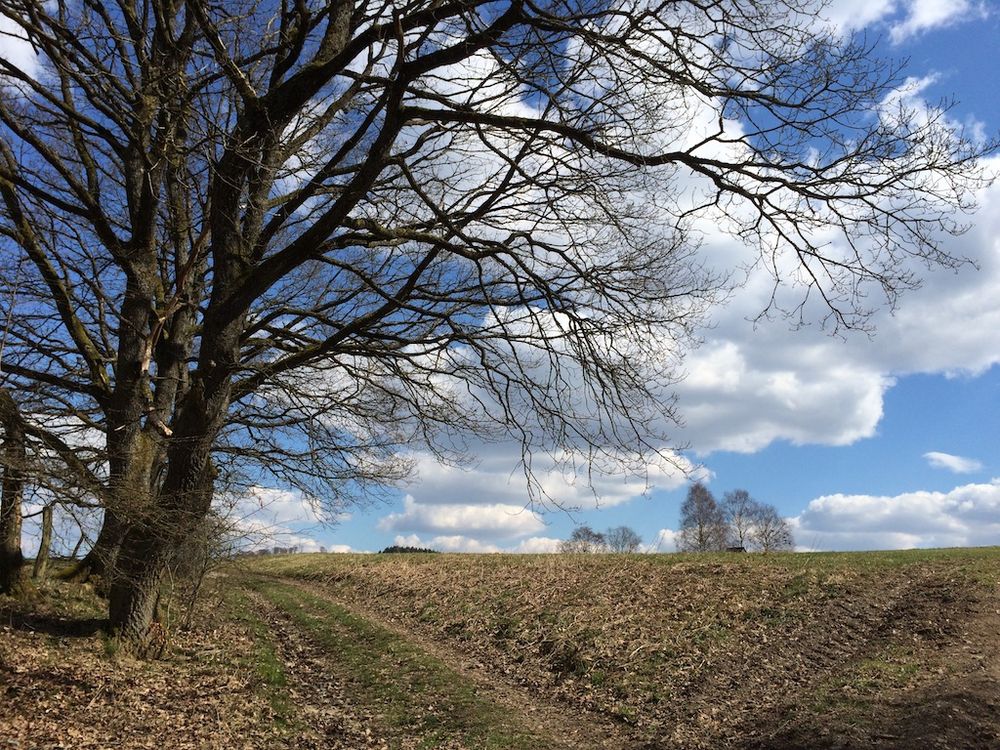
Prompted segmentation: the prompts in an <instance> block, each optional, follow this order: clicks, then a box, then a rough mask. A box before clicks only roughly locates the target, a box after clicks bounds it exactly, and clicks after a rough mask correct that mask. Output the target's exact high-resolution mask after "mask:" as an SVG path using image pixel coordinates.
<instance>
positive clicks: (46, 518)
mask: <svg viewBox="0 0 1000 750" xmlns="http://www.w3.org/2000/svg"><path fill="white" fill-rule="evenodd" d="M51 546H52V506H51V505H46V506H45V507H44V508H42V538H41V541H40V542H39V544H38V554H37V555H35V567H34V568H33V569H32V571H31V577H32V578H39V579H41V578H45V573H46V572H47V571H48V568H49V548H50V547H51Z"/></svg>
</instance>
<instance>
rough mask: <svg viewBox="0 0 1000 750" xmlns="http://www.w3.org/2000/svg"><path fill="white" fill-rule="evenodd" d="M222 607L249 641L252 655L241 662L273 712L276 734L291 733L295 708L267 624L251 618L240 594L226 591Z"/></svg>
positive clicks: (247, 601)
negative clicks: (244, 629) (240, 625)
mask: <svg viewBox="0 0 1000 750" xmlns="http://www.w3.org/2000/svg"><path fill="white" fill-rule="evenodd" d="M226 606H227V607H228V609H229V613H230V617H232V619H233V620H235V621H236V622H238V623H241V624H242V625H243V626H244V627H246V628H247V630H248V631H249V632H250V635H251V637H252V638H253V641H254V650H253V653H252V654H248V655H247V656H245V657H243V659H242V660H241V662H242V664H243V666H245V667H249V668H251V669H252V670H253V671H254V673H255V674H256V675H257V678H258V679H259V681H260V687H261V690H262V692H263V693H264V696H265V697H266V698H267V701H268V703H269V704H270V706H271V710H272V711H273V712H274V723H275V726H276V727H277V728H278V729H279V730H285V729H294V727H295V707H294V705H293V704H292V700H291V697H290V696H289V694H288V676H287V675H286V673H285V667H284V665H283V664H282V662H281V659H280V658H279V656H278V652H277V650H276V649H275V647H274V642H273V641H272V639H271V633H270V631H269V630H268V627H267V623H265V622H264V621H263V620H261V619H260V618H259V617H257V615H256V614H254V611H253V604H252V602H251V601H250V598H249V597H248V596H247V595H246V594H245V593H243V592H241V591H237V590H235V589H230V590H229V591H227V593H226Z"/></svg>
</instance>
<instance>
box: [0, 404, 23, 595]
mask: <svg viewBox="0 0 1000 750" xmlns="http://www.w3.org/2000/svg"><path fill="white" fill-rule="evenodd" d="M0 426H2V427H3V431H4V441H3V488H2V495H0V593H5V594H10V593H16V592H17V591H18V590H19V589H20V587H21V585H22V583H23V580H24V555H23V554H22V553H21V502H22V500H23V499H24V463H25V460H26V457H27V450H26V448H25V439H24V427H23V425H22V423H21V415H20V412H19V411H18V408H17V404H16V403H15V402H14V399H13V398H12V397H11V395H10V393H9V392H8V391H7V389H6V388H0Z"/></svg>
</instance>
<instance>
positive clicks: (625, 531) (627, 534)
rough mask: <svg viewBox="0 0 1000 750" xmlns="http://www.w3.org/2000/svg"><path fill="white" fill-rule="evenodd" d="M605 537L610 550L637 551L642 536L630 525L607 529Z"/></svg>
mask: <svg viewBox="0 0 1000 750" xmlns="http://www.w3.org/2000/svg"><path fill="white" fill-rule="evenodd" d="M605 539H606V541H607V544H608V550H609V551H610V552H637V551H638V550H639V546H640V545H641V544H642V537H641V536H639V535H638V534H637V533H636V531H635V529H633V528H632V527H631V526H615V527H614V528H611V529H608V531H607V533H606V534H605Z"/></svg>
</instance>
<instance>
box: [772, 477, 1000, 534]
mask: <svg viewBox="0 0 1000 750" xmlns="http://www.w3.org/2000/svg"><path fill="white" fill-rule="evenodd" d="M790 522H791V524H792V527H793V530H794V532H795V538H796V542H797V543H798V544H799V546H800V547H802V548H806V549H824V550H863V549H908V548H911V547H965V546H983V545H995V544H1000V479H994V480H993V481H991V482H990V483H988V484H966V485H963V486H961V487H956V488H955V489H953V490H951V491H950V492H928V491H917V492H906V493H903V494H900V495H894V496H888V497H886V496H873V495H840V494H837V495H824V496H823V497H819V498H816V499H815V500H813V501H812V502H810V503H809V505H808V506H807V507H806V509H805V510H804V511H803V512H802V513H801V514H799V515H798V516H796V517H794V518H792V519H790Z"/></svg>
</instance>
